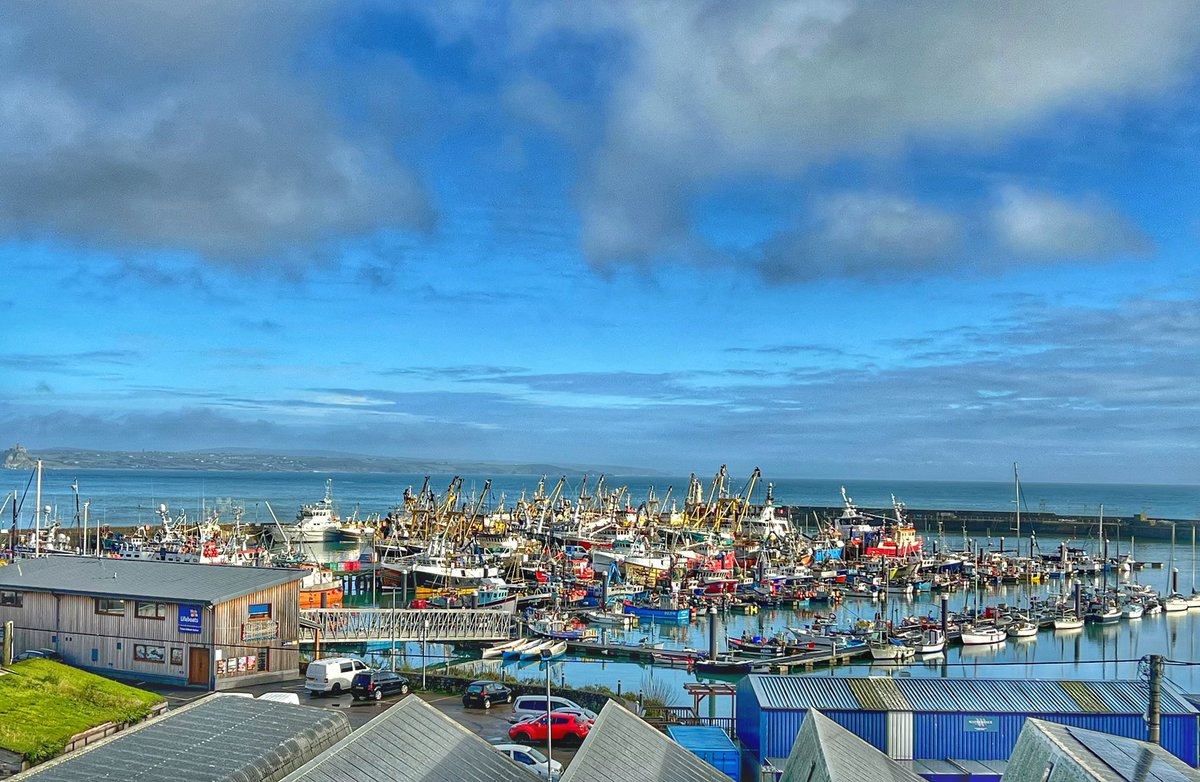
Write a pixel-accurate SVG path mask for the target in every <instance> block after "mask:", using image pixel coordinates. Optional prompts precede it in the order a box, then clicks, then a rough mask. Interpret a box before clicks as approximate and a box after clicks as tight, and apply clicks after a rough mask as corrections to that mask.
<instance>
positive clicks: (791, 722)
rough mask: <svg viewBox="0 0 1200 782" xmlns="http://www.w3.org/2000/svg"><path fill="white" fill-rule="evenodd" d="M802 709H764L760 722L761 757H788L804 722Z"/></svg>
mask: <svg viewBox="0 0 1200 782" xmlns="http://www.w3.org/2000/svg"><path fill="white" fill-rule="evenodd" d="M804 716H805V713H804V712H802V711H799V710H797V711H763V713H762V721H761V722H760V723H759V730H760V731H761V732H760V733H759V739H760V743H759V752H758V756H759V758H786V757H787V756H788V755H789V754H791V751H792V745H793V744H795V743H796V734H797V733H799V732H800V725H801V723H803V722H804Z"/></svg>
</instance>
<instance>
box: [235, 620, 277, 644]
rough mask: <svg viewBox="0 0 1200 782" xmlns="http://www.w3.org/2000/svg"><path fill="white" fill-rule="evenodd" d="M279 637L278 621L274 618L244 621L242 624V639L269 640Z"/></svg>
mask: <svg viewBox="0 0 1200 782" xmlns="http://www.w3.org/2000/svg"><path fill="white" fill-rule="evenodd" d="M278 637H279V622H277V621H275V620H274V619H267V620H265V621H264V620H259V621H257V622H246V623H245V624H243V625H242V640H243V641H271V640H274V639H276V638H278Z"/></svg>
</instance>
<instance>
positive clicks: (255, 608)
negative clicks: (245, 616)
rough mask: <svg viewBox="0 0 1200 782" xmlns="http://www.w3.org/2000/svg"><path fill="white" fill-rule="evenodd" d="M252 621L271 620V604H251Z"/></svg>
mask: <svg viewBox="0 0 1200 782" xmlns="http://www.w3.org/2000/svg"><path fill="white" fill-rule="evenodd" d="M250 618H251V619H270V618H271V604H270V603H251V604H250Z"/></svg>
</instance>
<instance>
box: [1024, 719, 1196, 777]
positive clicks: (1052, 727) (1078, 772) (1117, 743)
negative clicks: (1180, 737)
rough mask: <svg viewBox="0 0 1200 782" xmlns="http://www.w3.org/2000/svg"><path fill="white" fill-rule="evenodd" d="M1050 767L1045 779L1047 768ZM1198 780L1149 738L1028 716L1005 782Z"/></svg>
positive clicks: (1190, 769)
mask: <svg viewBox="0 0 1200 782" xmlns="http://www.w3.org/2000/svg"><path fill="white" fill-rule="evenodd" d="M1047 770H1049V771H1050V775H1049V777H1048V780H1047V776H1046V772H1047ZM1089 779H1091V780H1096V781H1097V782H1134V781H1135V780H1136V782H1198V781H1200V771H1197V770H1196V769H1194V768H1192V767H1191V766H1189V765H1188V764H1187V763H1184V762H1183V761H1182V760H1180V759H1179V758H1177V757H1175V756H1174V755H1172V754H1171V753H1170V752H1169V751H1167V750H1166V749H1163V748H1162V747H1160V746H1158V745H1156V744H1151V743H1149V742H1146V741H1138V740H1137V739H1130V738H1125V737H1124V736H1114V735H1111V734H1108V733H1100V732H1098V731H1094V730H1086V729H1084V728H1076V727H1071V726H1068V725H1059V724H1057V723H1054V722H1046V721H1044V720H1038V719H1028V720H1025V727H1024V728H1022V729H1021V736H1020V738H1018V739H1017V745H1016V747H1014V748H1013V752H1012V755H1011V756H1010V757H1009V761H1008V767H1007V768H1006V769H1005V771H1004V778H1003V782H1043V780H1047V782H1065V780H1071V781H1072V782H1081V781H1082V780H1089Z"/></svg>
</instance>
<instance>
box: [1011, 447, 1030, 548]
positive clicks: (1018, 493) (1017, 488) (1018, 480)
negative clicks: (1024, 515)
mask: <svg viewBox="0 0 1200 782" xmlns="http://www.w3.org/2000/svg"><path fill="white" fill-rule="evenodd" d="M1013 487H1014V489H1015V491H1016V496H1017V500H1016V501H1017V559H1020V558H1021V478H1020V477H1019V476H1018V475H1017V463H1016V462H1013ZM1029 555H1030V556H1033V552H1032V551H1031V552H1029Z"/></svg>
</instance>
